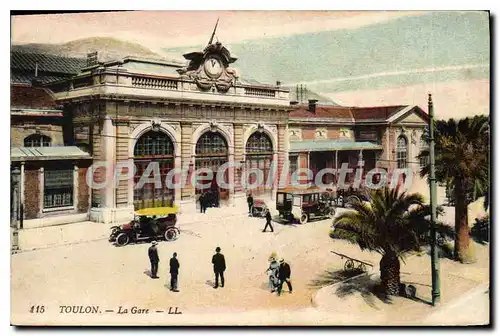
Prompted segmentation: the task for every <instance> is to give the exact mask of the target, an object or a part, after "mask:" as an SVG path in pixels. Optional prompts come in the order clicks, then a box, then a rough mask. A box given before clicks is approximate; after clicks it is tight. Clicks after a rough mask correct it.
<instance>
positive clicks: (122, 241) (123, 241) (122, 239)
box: [116, 233, 130, 246]
mask: <svg viewBox="0 0 500 336" xmlns="http://www.w3.org/2000/svg"><path fill="white" fill-rule="evenodd" d="M129 242H130V237H129V236H128V235H127V234H126V233H120V234H119V235H118V237H116V245H118V246H125V245H127V244H128V243H129Z"/></svg>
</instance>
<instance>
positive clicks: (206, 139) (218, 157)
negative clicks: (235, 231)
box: [195, 131, 229, 199]
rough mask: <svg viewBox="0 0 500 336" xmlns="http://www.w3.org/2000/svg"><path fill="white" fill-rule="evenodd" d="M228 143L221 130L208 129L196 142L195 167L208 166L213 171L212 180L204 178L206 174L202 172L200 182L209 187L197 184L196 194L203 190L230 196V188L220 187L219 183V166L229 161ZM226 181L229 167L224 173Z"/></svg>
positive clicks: (224, 197) (219, 196)
mask: <svg viewBox="0 0 500 336" xmlns="http://www.w3.org/2000/svg"><path fill="white" fill-rule="evenodd" d="M228 153H229V151H228V145H227V142H226V139H224V137H223V136H222V134H221V133H219V132H212V131H208V132H205V133H203V134H202V136H201V137H200V138H199V139H198V141H197V143H196V150H195V154H196V160H195V162H196V165H195V169H196V170H198V169H200V168H208V169H211V170H212V172H213V177H212V181H211V182H210V181H207V180H206V179H203V178H202V176H206V174H200V177H201V178H200V180H201V181H200V183H203V184H206V185H208V186H207V187H204V188H201V187H200V186H196V189H195V190H196V194H200V193H202V192H209V193H210V194H212V195H214V197H218V198H220V199H227V198H228V196H229V193H228V190H227V189H223V188H220V186H219V185H218V184H217V172H218V171H219V167H220V166H222V165H223V164H225V163H227V162H228ZM224 181H225V182H226V183H228V169H226V171H225V173H224ZM215 195H216V196H215Z"/></svg>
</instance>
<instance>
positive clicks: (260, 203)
mask: <svg viewBox="0 0 500 336" xmlns="http://www.w3.org/2000/svg"><path fill="white" fill-rule="evenodd" d="M267 211H269V208H268V206H267V204H266V202H264V200H262V199H259V198H257V199H255V200H254V202H253V207H252V217H266V213H267Z"/></svg>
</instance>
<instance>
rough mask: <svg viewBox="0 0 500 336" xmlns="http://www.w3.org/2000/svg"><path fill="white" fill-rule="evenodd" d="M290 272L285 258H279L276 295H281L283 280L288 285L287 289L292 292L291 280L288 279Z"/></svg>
mask: <svg viewBox="0 0 500 336" xmlns="http://www.w3.org/2000/svg"><path fill="white" fill-rule="evenodd" d="M291 274H292V271H291V270H290V265H288V263H286V262H285V260H284V259H283V258H281V259H280V267H279V269H278V278H279V285H278V295H281V290H282V289H283V283H285V282H286V285H287V287H288V290H289V291H290V294H292V282H291V281H290V275H291Z"/></svg>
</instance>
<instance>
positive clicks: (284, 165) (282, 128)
mask: <svg viewBox="0 0 500 336" xmlns="http://www.w3.org/2000/svg"><path fill="white" fill-rule="evenodd" d="M288 146H289V144H288V129H287V125H286V124H280V125H278V171H277V176H278V179H279V180H278V181H279V183H280V184H282V185H283V186H285V185H286V178H287V176H288Z"/></svg>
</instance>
